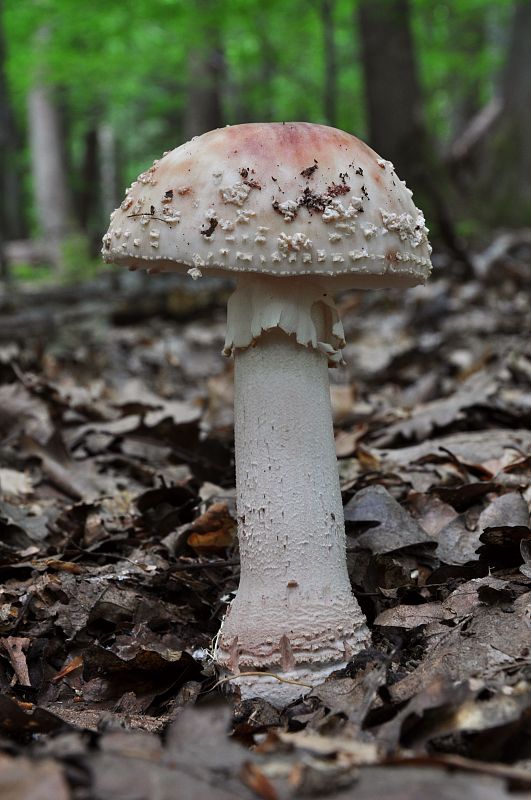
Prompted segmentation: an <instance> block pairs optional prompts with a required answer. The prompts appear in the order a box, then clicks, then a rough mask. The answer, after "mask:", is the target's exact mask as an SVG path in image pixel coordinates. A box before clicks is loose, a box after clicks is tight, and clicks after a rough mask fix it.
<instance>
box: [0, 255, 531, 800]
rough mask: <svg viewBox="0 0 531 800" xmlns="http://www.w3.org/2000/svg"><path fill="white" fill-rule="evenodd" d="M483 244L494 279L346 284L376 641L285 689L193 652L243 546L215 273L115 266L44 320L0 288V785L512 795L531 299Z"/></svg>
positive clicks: (206, 644) (339, 428)
mask: <svg viewBox="0 0 531 800" xmlns="http://www.w3.org/2000/svg"><path fill="white" fill-rule="evenodd" d="M498 268H499V270H500V281H502V280H503V292H502V294H503V298H501V297H500V291H501V290H500V289H499V286H498V284H497V283H495V282H494V281H493V280H492V278H491V277H489V276H483V277H482V278H480V279H477V280H475V281H472V282H468V283H461V282H460V281H459V280H458V279H456V278H453V279H452V280H449V279H446V278H444V277H439V278H438V279H436V280H433V281H432V283H431V284H430V285H429V286H428V287H426V288H425V289H424V288H423V289H416V290H412V291H410V292H408V293H407V294H405V295H399V294H395V293H394V292H388V293H376V292H374V293H359V295H358V296H357V297H356V298H355V302H354V301H353V295H352V294H350V295H345V297H344V298H343V300H341V299H340V304H343V305H344V307H345V315H344V321H345V327H346V329H347V339H348V341H349V345H348V347H347V349H346V357H347V362H348V364H349V366H348V367H347V368H346V369H343V370H342V371H337V372H333V373H331V379H332V403H333V409H334V416H335V432H336V442H337V452H338V457H339V466H340V475H341V480H342V490H343V498H344V505H345V518H346V526H347V542H348V564H349V572H350V576H351V580H352V585H353V589H354V591H355V593H356V595H357V597H358V600H359V602H360V604H361V605H362V608H363V610H364V612H365V614H366V615H367V618H368V621H369V625H370V626H371V630H372V634H373V637H372V639H373V640H372V644H371V646H370V648H368V649H367V650H366V651H364V652H362V653H359V654H357V655H356V656H355V657H354V658H353V659H352V661H351V662H350V663H349V665H348V666H347V668H346V669H345V670H343V671H341V672H340V673H336V674H334V675H333V676H331V677H330V678H329V679H328V680H327V681H326V682H325V683H324V684H322V685H321V686H319V687H316V688H315V689H314V690H313V691H312V692H310V693H309V694H308V695H307V696H306V697H303V698H301V699H300V700H298V701H296V702H294V703H292V704H291V706H289V707H288V708H286V709H284V710H280V711H279V710H277V709H274V708H272V707H271V706H269V705H268V704H267V703H265V702H264V701H261V700H255V701H252V700H251V701H250V700H247V701H244V702H242V701H240V700H239V699H238V698H237V697H231V696H227V695H226V694H225V693H224V692H223V688H222V687H217V686H216V675H215V673H214V670H213V666H212V663H211V657H210V651H211V646H212V640H213V638H214V637H215V635H216V632H217V630H218V627H219V624H220V619H221V617H222V616H223V614H224V613H225V610H226V605H227V602H228V601H229V600H230V598H231V596H232V593H233V592H234V591H235V590H236V588H237V584H238V573H239V560H238V546H237V538H236V512H235V501H234V459H233V449H232V423H233V412H232V406H231V403H232V364H231V363H230V361H227V360H225V359H223V358H222V357H221V356H220V349H221V343H222V339H223V324H224V314H225V311H224V302H225V300H226V297H227V287H226V286H225V285H219V284H216V283H214V282H212V283H210V282H208V281H205V282H204V285H203V286H202V287H201V288H200V290H199V289H198V288H197V287H195V286H194V287H190V286H189V285H188V284H187V283H183V282H182V281H180V280H179V279H174V278H169V277H168V278H167V279H162V278H154V279H153V280H151V281H150V282H149V283H139V280H140V281H141V280H142V279H138V278H137V277H136V276H134V277H132V278H129V276H124V277H123V279H122V290H121V292H120V293H119V295H118V296H117V294H116V292H115V291H109V289H108V287H107V285H106V283H105V281H103V280H102V282H101V283H100V284H99V285H96V286H93V287H84V288H80V289H79V290H78V291H77V299H76V307H77V308H78V310H79V313H78V314H77V315H74V314H71V313H70V311H71V305H72V291H73V290H72V289H69V290H68V291H65V292H63V294H62V293H61V290H57V291H56V292H54V293H49V294H48V295H46V296H43V297H42V298H41V299H40V305H39V314H38V319H37V317H34V316H31V315H30V316H28V313H27V310H28V307H33V306H35V305H36V300H35V297H34V296H33V295H31V296H25V294H24V292H19V294H18V295H14V296H11V297H10V298H9V302H7V298H5V299H4V298H2V297H0V307H2V325H1V326H0V348H1V352H2V353H3V354H5V357H3V358H2V359H0V489H1V493H2V495H1V498H0V572H1V579H2V582H1V588H0V794H1V795H2V797H6V798H11V797H13V798H14V797H16V798H17V799H19V798H20V799H21V800H24V798H29V797H31V798H40V797H42V798H48V797H52V796H53V797H58V798H79V800H81V798H92V797H94V798H101V800H106V798H109V800H110V798H121V797H123V798H142V799H143V798H151V797H158V798H161V800H164V798H170V797H172V798H173V797H174V796H175V791H176V787H178V789H179V792H180V795H181V796H187V797H194V798H197V800H202V798H209V799H210V798H218V797H219V798H221V799H223V798H227V800H228V798H240V797H241V798H249V800H250V799H251V798H264V800H277V799H278V800H283V799H284V798H291V797H293V798H295V797H321V796H324V795H325V794H326V796H328V797H331V798H335V799H336V800H342V798H347V797H352V796H354V794H355V796H356V797H357V798H361V799H362V800H363V799H364V798H367V800H368V799H369V798H371V800H372V798H373V797H376V796H380V795H381V796H386V797H388V798H395V797H396V798H397V800H398V798H400V797H404V796H405V794H407V796H409V797H417V796H419V797H420V796H423V797H424V796H428V797H430V798H434V800H439V798H440V799H441V800H444V799H445V798H454V797H457V796H464V795H465V794H466V795H467V796H469V797H470V798H471V799H472V800H474V798H476V797H477V798H482V800H484V798H487V800H490V799H491V798H492V800H498V798H508V797H511V798H512V797H515V798H517V797H524V796H529V793H530V792H531V723H530V719H531V593H530V585H531V530H530V527H529V507H530V504H531V433H530V428H531V426H530V422H531V412H530V409H531V345H530V340H529V329H530V326H529V317H528V315H527V313H526V307H525V304H523V303H522V302H521V297H522V292H523V291H524V283H523V282H524V276H523V273H522V274H520V273H519V272H517V273H514V272H510V271H508V272H507V273H506V274H504V273H503V270H504V265H503V262H502V263H500V264H499V266H498ZM135 281H136V282H135ZM480 281H481V282H480ZM102 298H103V299H102ZM349 306H351V307H353V308H354V311H353V312H352V313H350V314H348V313H347V309H348V307H349ZM32 325H34V327H32ZM353 793H354V794H353Z"/></svg>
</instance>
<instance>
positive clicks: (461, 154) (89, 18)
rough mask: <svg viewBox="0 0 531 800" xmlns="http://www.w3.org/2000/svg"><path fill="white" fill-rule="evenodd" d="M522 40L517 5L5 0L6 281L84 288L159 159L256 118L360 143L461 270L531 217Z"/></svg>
mask: <svg viewBox="0 0 531 800" xmlns="http://www.w3.org/2000/svg"><path fill="white" fill-rule="evenodd" d="M529 41H531V3H529V2H528V0H519V1H518V2H512V1H511V0H438V1H437V2H434V1H433V0H411V1H410V2H408V0H359V2H355V0H311V1H309V0H290V1H289V2H288V3H286V0H268V2H267V3H264V2H256V0H149V2H147V0H122V2H120V3H107V2H103V0H93V2H90V3H88V2H77V0H0V136H1V142H0V144H1V149H0V157H1V159H2V160H1V163H0V175H1V184H0V203H1V214H0V219H1V221H2V229H1V236H2V239H3V242H4V244H3V247H2V248H1V249H2V252H3V262H4V268H5V265H6V261H9V262H10V263H11V264H12V265H13V266H14V267H15V273H16V272H17V269H16V267H17V264H18V265H20V264H21V263H24V262H25V263H28V262H34V263H39V262H42V261H48V262H52V263H56V264H58V263H62V264H63V266H65V267H67V268H70V269H74V268H75V269H77V270H79V269H81V272H83V265H85V266H86V264H87V261H88V258H89V256H90V257H92V258H94V257H96V256H97V252H98V249H99V241H100V239H101V235H102V232H104V230H105V229H106V226H107V219H108V214H109V213H110V211H111V210H112V209H113V208H114V207H115V206H116V205H117V204H118V202H119V198H120V196H121V192H122V188H123V187H124V186H125V185H127V184H128V183H130V182H131V180H132V179H134V178H135V177H136V175H137V174H138V173H139V172H140V171H141V170H142V169H144V168H145V167H146V165H148V164H150V163H151V162H152V160H153V159H154V158H155V157H158V156H159V155H160V154H161V153H162V151H164V150H167V149H171V148H173V147H175V146H177V145H179V144H180V143H182V142H183V141H186V140H187V139H188V138H190V137H191V136H193V135H196V134H200V133H202V132H203V131H205V130H209V129H211V128H214V127H218V126H220V125H224V124H233V123H238V122H244V121H260V120H309V121H312V122H321V123H326V124H329V125H333V126H337V127H340V128H344V129H345V130H347V131H349V132H352V133H355V134H357V135H358V136H360V137H361V138H364V139H365V140H367V141H368V142H369V143H370V144H371V145H372V146H373V148H374V149H376V150H377V151H378V152H380V153H381V154H382V155H383V156H385V157H386V158H389V159H390V160H392V161H393V162H394V163H395V165H396V167H397V170H398V173H399V174H400V175H401V176H402V177H403V178H404V179H405V180H406V182H407V183H408V184H409V185H410V186H411V187H412V188H413V190H414V192H415V196H416V200H417V204H418V205H419V206H420V207H421V208H423V209H424V210H425V212H426V216H427V218H428V223H429V226H430V228H431V229H432V232H433V236H432V238H435V242H436V244H439V243H440V244H441V245H443V246H444V247H445V248H446V249H447V250H449V251H451V252H453V254H454V255H455V256H457V257H458V258H459V259H461V260H462V261H463V260H464V261H465V262H466V260H467V256H466V252H465V251H464V249H463V248H465V250H466V246H467V245H469V244H470V243H473V244H474V246H476V245H477V244H478V241H481V240H484V239H485V238H488V237H489V236H490V232H491V230H492V228H493V227H494V228H508V227H509V228H510V227H514V226H522V225H524V224H526V221H527V220H528V219H529V214H530V212H531V152H530V151H531V149H530V148H529V147H526V143H528V142H529V141H531V58H530V57H529ZM30 239H31V240H32V243H29V242H28V240H30ZM21 242H22V243H21ZM19 272H20V270H19ZM22 274H25V273H24V270H22ZM31 274H32V273H31V272H30V275H31Z"/></svg>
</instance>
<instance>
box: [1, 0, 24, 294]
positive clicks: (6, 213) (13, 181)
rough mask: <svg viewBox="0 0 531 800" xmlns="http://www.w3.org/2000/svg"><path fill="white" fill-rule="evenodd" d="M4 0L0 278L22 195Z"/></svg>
mask: <svg viewBox="0 0 531 800" xmlns="http://www.w3.org/2000/svg"><path fill="white" fill-rule="evenodd" d="M5 60H6V47H5V37H4V27H3V1H2V0H0V279H3V280H8V279H9V270H8V266H7V260H6V257H5V251H4V243H5V242H6V241H7V240H8V239H18V238H21V237H22V235H23V217H22V196H21V192H20V181H19V179H18V177H19V176H18V174H17V167H16V155H17V150H18V147H17V144H18V142H17V138H18V137H17V133H16V128H15V120H14V115H13V110H12V108H11V102H10V97H9V89H8V85H7V79H6V74H5Z"/></svg>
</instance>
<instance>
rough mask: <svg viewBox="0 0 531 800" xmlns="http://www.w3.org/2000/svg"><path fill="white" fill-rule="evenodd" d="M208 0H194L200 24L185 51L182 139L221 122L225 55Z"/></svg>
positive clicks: (216, 126) (215, 126)
mask: <svg viewBox="0 0 531 800" xmlns="http://www.w3.org/2000/svg"><path fill="white" fill-rule="evenodd" d="M211 6H212V0H196V2H195V7H196V11H197V14H198V17H199V18H200V19H202V20H203V24H204V28H203V30H202V36H201V39H200V41H198V42H196V43H194V45H193V46H192V47H191V49H190V51H189V54H188V80H187V97H186V104H185V112H184V119H183V134H184V137H185V139H191V138H192V136H199V135H200V134H202V133H205V132H206V131H209V130H212V129H213V128H219V127H221V126H222V125H223V107H222V87H223V79H224V72H225V59H224V53H223V48H222V45H221V41H220V37H219V30H218V28H217V26H216V25H215V24H214V23H213V22H211V21H210V11H211Z"/></svg>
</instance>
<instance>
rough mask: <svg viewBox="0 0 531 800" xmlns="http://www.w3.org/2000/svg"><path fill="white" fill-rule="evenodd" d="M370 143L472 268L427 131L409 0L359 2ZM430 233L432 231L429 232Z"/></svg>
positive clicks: (437, 233) (434, 227)
mask: <svg viewBox="0 0 531 800" xmlns="http://www.w3.org/2000/svg"><path fill="white" fill-rule="evenodd" d="M358 23H359V31H360V37H361V54H362V67H363V72H364V81H365V95H366V108H367V117H368V127H369V144H370V145H371V147H373V148H374V149H375V150H376V152H378V153H380V155H382V156H383V157H384V158H388V159H390V160H391V161H392V162H393V164H394V165H395V167H396V170H397V173H398V175H399V176H400V178H402V180H405V181H406V183H407V184H408V186H409V187H410V188H411V189H412V190H413V193H414V195H415V201H416V202H417V204H418V205H419V206H420V207H421V208H422V210H423V211H424V213H425V215H426V218H427V220H428V224H429V227H430V229H431V230H432V234H434V235H435V237H437V236H438V237H440V238H441V239H442V240H443V241H444V243H445V244H446V246H447V248H448V249H449V250H450V252H452V253H453V255H454V256H455V257H456V258H457V259H458V260H459V261H460V262H461V263H463V264H464V265H465V268H466V269H467V271H468V272H469V273H470V274H471V273H472V264H471V263H470V259H469V257H468V255H467V253H466V251H465V250H464V248H463V246H462V244H461V242H460V241H459V239H458V236H457V234H456V231H455V225H454V222H453V219H452V215H451V213H450V210H449V209H450V206H451V205H453V199H452V197H451V186H450V181H449V176H448V174H447V173H446V170H445V169H444V167H443V166H442V165H441V163H440V161H439V159H438V158H437V157H436V155H435V153H434V149H433V144H432V142H431V140H430V137H429V135H428V131H427V127H426V123H425V119H424V109H423V97H422V90H421V86H420V81H419V78H418V72H417V65H416V59H415V47H414V42H413V37H412V33H411V15H410V4H409V0H361V2H360V5H359V8H358ZM432 238H433V237H432Z"/></svg>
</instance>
